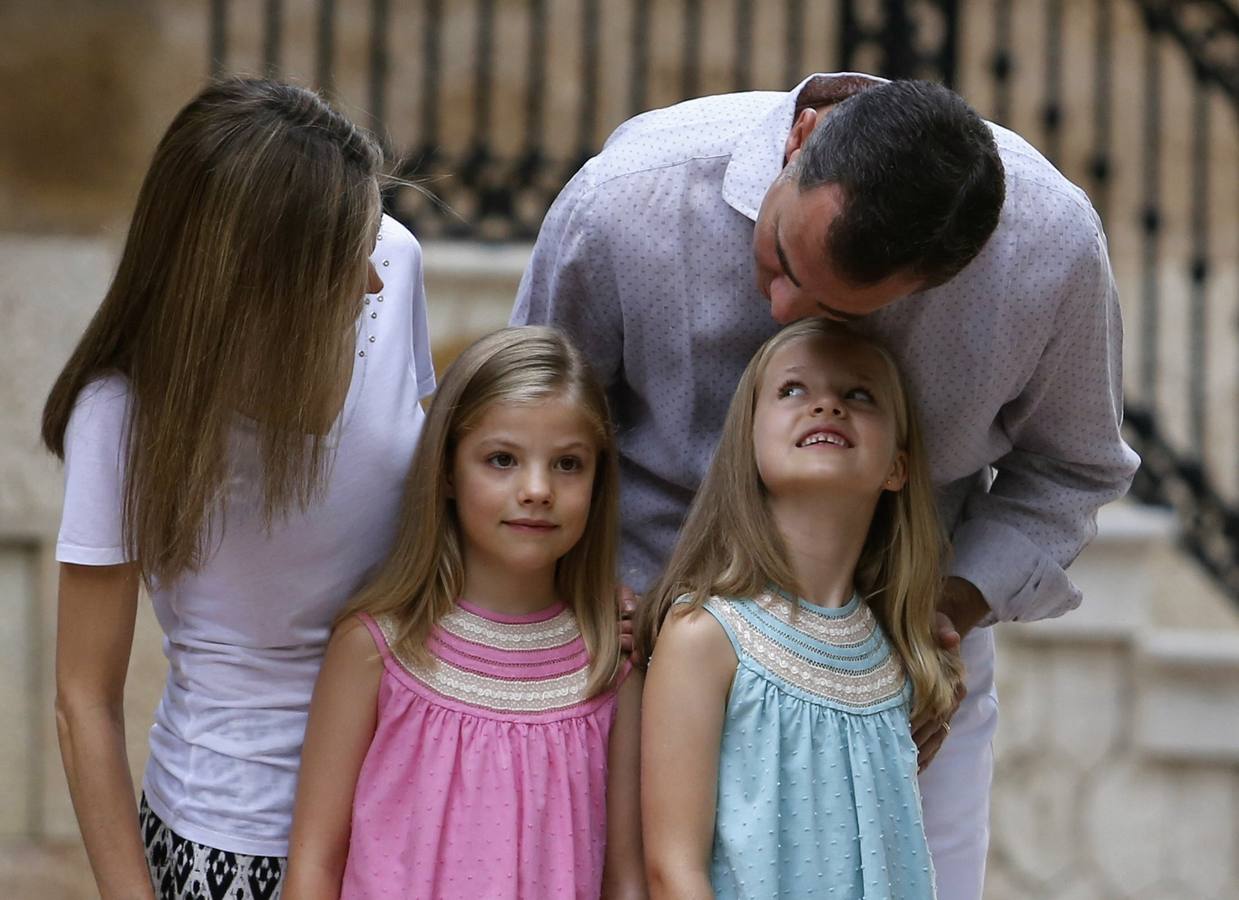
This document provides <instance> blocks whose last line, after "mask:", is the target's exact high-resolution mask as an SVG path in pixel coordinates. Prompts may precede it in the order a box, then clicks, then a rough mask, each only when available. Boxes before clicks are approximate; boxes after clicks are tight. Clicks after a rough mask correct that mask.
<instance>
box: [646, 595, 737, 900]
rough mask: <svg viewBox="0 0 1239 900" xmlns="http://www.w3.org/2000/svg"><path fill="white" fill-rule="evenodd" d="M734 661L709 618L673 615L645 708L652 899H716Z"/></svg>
mask: <svg viewBox="0 0 1239 900" xmlns="http://www.w3.org/2000/svg"><path fill="white" fill-rule="evenodd" d="M735 671H736V655H735V652H734V651H733V650H732V648H731V643H730V642H729V641H728V639H727V635H726V633H725V632H724V631H723V628H722V626H721V625H719V624H718V622H717V620H715V619H714V617H713V616H711V615H710V614H709V613H708V612H705V611H704V610H695V611H693V612H689V613H687V614H685V615H680V614H677V613H676V612H675V611H673V612H672V613H670V614H669V615H668V616H667V621H666V623H665V624H664V625H663V628H662V631H661V632H660V633H659V635H658V643H657V646H656V647H655V650H654V657H653V659H652V661H651V662H650V667H649V672H648V673H647V675H646V679H645V695H644V698H643V702H642V708H641V811H642V820H643V838H644V845H645V866H646V878H647V879H648V881H649V890H650V896H651V897H652V898H655V900H657V898H663V897H665V898H675V900H711V898H713V897H714V891H713V889H712V888H711V887H710V848H711V846H712V845H713V843H714V813H715V802H716V800H717V796H718V764H719V745H720V743H721V741H722V734H723V716H724V712H725V710H726V705H727V694H728V691H730V689H731V679H732V676H733V675H735Z"/></svg>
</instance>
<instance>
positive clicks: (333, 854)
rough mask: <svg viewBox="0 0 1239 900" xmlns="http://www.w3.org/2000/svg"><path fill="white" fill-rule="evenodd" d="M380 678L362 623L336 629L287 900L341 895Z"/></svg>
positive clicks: (306, 756) (302, 786)
mask: <svg viewBox="0 0 1239 900" xmlns="http://www.w3.org/2000/svg"><path fill="white" fill-rule="evenodd" d="M382 675H383V661H382V658H381V657H380V656H379V653H378V650H377V649H376V648H375V645H374V639H373V638H371V636H370V633H369V631H368V630H367V629H366V627H365V626H364V625H363V624H362V623H361V621H360V620H358V619H349V620H348V621H346V622H344V623H343V624H342V625H340V626H339V627H338V628H337V629H336V631H335V633H334V634H333V635H332V636H331V642H330V643H329V644H328V645H327V655H326V657H325V658H324V660H323V668H322V671H321V672H320V673H319V676H318V683H317V684H316V685H315V687H314V699H313V700H312V701H311V702H310V719H309V723H308V725H307V726H306V734H305V745H304V746H303V748H302V750H301V773H300V776H299V779H298V783H297V802H296V805H295V807H294V809H293V827H292V835H291V837H290V838H289V843H288V874H287V878H286V880H285V883H284V892H283V897H284V900H309V898H315V900H317V898H331V900H335V898H338V897H339V896H340V881H341V879H342V878H343V876H344V863H345V860H346V859H347V858H348V841H349V831H350V828H351V826H352V813H353V792H354V790H355V789H356V787H357V776H358V774H359V773H360V772H361V764H362V762H363V761H364V760H365V758H366V752H367V751H368V750H369V749H370V741H371V739H372V738H373V737H374V728H375V722H376V720H377V718H378V711H377V704H378V694H379V682H380V681H381V680H382Z"/></svg>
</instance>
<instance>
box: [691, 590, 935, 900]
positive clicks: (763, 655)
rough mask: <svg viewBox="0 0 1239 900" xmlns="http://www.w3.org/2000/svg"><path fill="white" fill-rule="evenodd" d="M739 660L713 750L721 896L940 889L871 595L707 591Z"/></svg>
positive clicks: (881, 894)
mask: <svg viewBox="0 0 1239 900" xmlns="http://www.w3.org/2000/svg"><path fill="white" fill-rule="evenodd" d="M705 608H706V610H707V611H709V613H710V614H711V615H713V616H714V617H715V618H716V619H717V620H718V621H719V623H720V624H721V625H722V626H723V629H724V630H725V631H726V632H727V636H728V638H729V639H730V640H731V644H732V646H733V647H734V648H735V651H736V656H737V657H738V658H739V664H738V665H737V667H736V674H735V678H734V680H733V682H732V686H731V694H730V696H729V698H728V701H727V712H726V719H725V721H724V725H723V739H722V748H721V753H720V757H719V775H718V812H717V818H716V820H715V826H714V850H713V859H712V863H711V872H710V880H711V882H712V883H713V886H714V891H715V893H716V895H717V896H718V898H719V900H730V898H753V900H758V898H761V900H769V898H774V897H787V898H791V897H795V898H802V897H828V898H832V900H922V898H933V897H934V872H933V864H932V862H931V861H930V858H929V847H928V845H927V844H926V841H925V830H924V824H923V820H922V816H921V797H920V790H919V788H918V786H917V780H916V745H915V744H914V743H913V741H912V732H911V726H910V724H909V721H908V709H909V701H910V699H911V684H910V682H909V681H908V680H907V678H906V676H905V674H904V671H903V667H902V665H901V664H900V662H899V659H898V656H897V655H896V654H895V653H894V651H893V649H892V648H891V646H890V644H889V643H888V641H887V638H886V635H885V634H884V633H883V631H882V629H881V627H880V626H879V625H878V622H877V620H876V619H875V618H874V615H873V613H872V612H871V611H870V609H869V607H868V606H867V605H866V604H865V603H864V602H863V601H861V599H860V598H859V597H857V596H853V598H852V600H851V601H850V602H849V603H848V604H847V605H846V606H844V607H842V608H839V609H825V608H822V607H819V606H815V605H813V604H810V603H805V602H801V603H799V604H797V603H794V602H793V601H791V600H789V599H787V598H786V597H784V596H781V595H780V594H778V593H770V594H765V595H762V596H759V597H756V598H753V599H723V598H720V597H713V598H711V599H710V600H709V601H708V602H707V604H706V606H705Z"/></svg>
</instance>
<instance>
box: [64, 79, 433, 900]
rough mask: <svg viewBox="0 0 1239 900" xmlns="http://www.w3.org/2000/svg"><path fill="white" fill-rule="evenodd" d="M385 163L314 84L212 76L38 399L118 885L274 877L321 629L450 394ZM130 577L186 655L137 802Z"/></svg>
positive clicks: (173, 131)
mask: <svg viewBox="0 0 1239 900" xmlns="http://www.w3.org/2000/svg"><path fill="white" fill-rule="evenodd" d="M380 164H381V153H380V151H379V149H378V146H377V145H376V143H375V142H374V140H373V139H372V138H371V137H369V136H368V135H367V134H365V133H364V132H363V131H361V130H360V129H358V128H357V127H356V126H354V125H353V124H352V123H350V122H349V121H348V120H347V119H345V118H344V117H343V116H341V115H340V114H339V113H337V112H335V111H334V110H332V109H331V108H330V107H328V106H327V105H326V104H325V103H324V102H323V101H322V100H321V99H320V98H318V97H317V96H316V95H315V94H313V93H311V92H309V91H306V90H302V89H300V88H295V87H291V86H288V85H283V84H279V83H276V82H270V81H260V80H235V79H234V80H228V81H223V82H218V83H215V84H212V85H210V86H209V87H207V88H206V89H205V90H204V91H203V92H202V93H201V94H200V95H199V96H198V97H196V98H195V99H194V100H192V101H191V102H190V103H189V104H188V105H187V106H186V107H185V108H184V109H183V110H182V111H181V112H180V113H179V114H178V115H177V117H176V118H175V119H174V121H173V122H172V124H171V126H170V127H169V129H168V131H167V133H166V134H165V136H164V138H163V140H162V141H161V142H160V144H159V147H158V149H157V150H156V153H155V158H154V160H153V161H152V163H151V167H150V171H149V172H148V174H147V176H146V180H145V182H144V184H143V186H142V189H141V192H140V194H139V197H138V202H137V208H136V211H135V213H134V217H133V221H132V223H131V225H130V228H129V234H128V238H127V241H126V245H125V248H124V251H123V254H122V257H121V261H120V265H119V268H118V271H117V274H116V276H115V279H114V280H113V282H112V285H111V287H110V289H109V290H108V293H107V295H106V296H105V298H104V300H103V303H102V305H101V306H100V308H99V311H98V312H97V313H96V315H95V317H94V319H93V320H92V322H91V323H90V325H89V326H88V328H87V330H86V333H85V334H84V335H83V337H82V339H81V341H80V343H79V344H78V346H77V349H76V350H75V351H74V353H73V355H72V356H71V358H70V359H69V362H68V363H67V365H66V366H65V369H64V371H63V372H62V373H61V375H60V377H59V379H58V380H57V382H56V384H55V386H54V387H53V389H52V392H51V394H50V396H49V397H48V401H47V406H46V409H45V410H44V419H43V438H44V441H45V443H46V444H47V446H48V447H49V448H50V449H51V450H52V452H54V453H56V454H57V455H59V456H61V457H62V458H63V459H64V461H65V505H64V514H63V519H62V522H61V529H60V535H59V538H58V542H57V559H58V560H59V561H60V562H61V570H60V600H59V624H58V631H57V662H56V679H57V701H56V711H57V725H58V730H59V734H60V741H61V749H62V755H63V757H64V763H65V773H66V776H67V777H68V781H69V788H70V792H71V794H72V797H73V803H74V808H75V809H76V811H77V815H78V822H79V825H80V827H81V830H82V837H83V840H84V842H85V845H86V849H87V852H88V854H89V856H90V861H91V865H92V867H93V869H94V872H95V877H96V881H97V883H98V886H99V891H100V894H101V895H103V896H104V897H109V896H125V897H141V896H147V897H150V896H153V894H154V890H153V889H152V886H153V887H154V889H155V890H158V892H159V895H160V896H161V897H178V896H188V895H194V896H198V895H200V894H202V893H204V892H206V890H205V889H206V888H207V887H208V885H209V886H210V887H211V888H212V890H211V893H213V894H214V895H216V896H223V895H224V894H225V893H226V894H227V896H228V897H230V898H235V900H243V898H248V897H251V896H257V897H275V896H278V895H279V890H280V883H281V878H282V873H283V866H284V857H286V855H287V841H288V828H289V822H290V819H291V814H292V803H293V794H294V790H295V781H296V769H297V760H298V754H299V750H300V745H301V741H302V737H303V733H304V729H305V716H306V710H307V707H308V703H309V698H310V693H311V690H312V688H313V682H314V677H315V675H316V673H317V669H318V666H319V663H320V660H321V656H322V652H323V648H324V646H325V644H326V640H327V637H328V635H329V631H330V625H331V621H332V619H333V617H334V616H335V614H336V612H337V611H338V609H339V607H340V606H341V605H342V604H343V602H344V601H345V600H346V599H347V598H348V597H349V595H350V594H352V593H353V592H354V590H355V589H356V588H357V587H358V586H359V584H360V583H361V582H362V580H363V579H364V577H365V575H366V573H367V572H368V571H369V570H370V569H371V568H372V567H373V566H374V565H375V564H376V563H377V562H378V561H379V560H380V559H381V558H382V557H383V556H384V555H385V553H386V551H387V549H388V547H389V546H390V543H391V540H392V538H393V535H394V533H395V526H396V516H397V512H398V504H399V498H400V484H401V481H402V478H403V476H404V474H405V472H406V470H407V468H408V465H409V461H410V458H411V456H412V451H413V447H414V445H415V443H416V440H417V435H418V432H419V430H420V428H421V423H422V412H421V409H420V406H419V404H418V401H419V399H420V398H421V397H423V396H425V395H426V394H428V393H429V392H430V391H431V390H432V389H433V386H434V376H433V370H432V369H431V366H430V355H429V350H428V338H427V334H426V321H425V317H426V312H425V300H424V295H423V293H422V287H421V254H420V249H419V248H418V246H417V243H416V241H415V240H414V239H413V237H412V235H410V234H409V233H408V232H407V231H406V230H404V229H403V228H402V227H401V226H399V225H398V224H397V223H395V222H394V221H392V220H390V219H383V218H382V216H381V212H380V202H379V188H378V174H379V166H380ZM139 583H144V584H145V585H146V587H147V589H148V591H149V593H150V597H151V601H152V604H153V606H154V608H155V613H156V616H157V617H158V619H159V622H160V625H161V626H162V628H163V631H164V634H165V640H164V649H165V653H166V655H167V657H168V662H169V673H168V681H167V685H166V687H165V690H164V694H163V698H162V700H161V701H160V704H159V707H158V709H157V710H156V713H155V723H154V726H153V728H152V729H151V755H150V761H149V763H148V766H147V769H146V773H145V777H144V779H143V802H142V804H141V809H140V812H139V809H136V808H135V806H134V803H133V785H132V783H131V781H130V777H129V769H128V763H127V761H126V758H125V744H124V715H123V706H122V698H123V687H124V681H125V672H126V668H127V664H128V657H129V653H130V648H131V644H132V637H133V625H134V617H135V613H136V609H137V602H138V586H139ZM144 851H145V852H144ZM144 856H145V858H144Z"/></svg>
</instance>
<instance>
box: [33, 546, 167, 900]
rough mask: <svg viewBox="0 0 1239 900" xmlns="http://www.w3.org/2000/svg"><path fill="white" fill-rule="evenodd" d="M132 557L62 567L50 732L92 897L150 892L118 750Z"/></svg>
mask: <svg viewBox="0 0 1239 900" xmlns="http://www.w3.org/2000/svg"><path fill="white" fill-rule="evenodd" d="M138 581H139V572H138V567H137V565H136V564H132V563H128V564H122V565H115V566H82V565H74V564H70V563H62V564H61V566H60V599H59V604H58V605H59V610H58V614H57V625H56V732H57V735H58V737H59V739H60V755H61V759H62V760H63V762H64V767H65V778H66V779H67V780H68V782H69V795H70V796H71V797H72V799H73V809H74V811H75V812H76V813H77V822H78V827H79V828H80V829H81V832H82V843H83V844H85V846H86V855H87V856H88V857H89V858H90V866H91V869H92V870H93V871H94V875H95V883H96V885H97V886H98V888H99V896H100V897H103V898H105V900H110V898H114V897H115V898H125V900H131V898H142V900H145V898H151V900H153V898H154V896H155V892H154V889H153V888H152V886H151V876H150V871H149V869H148V868H147V865H146V854H145V851H144V850H143V849H142V838H141V835H140V834H139V831H138V809H137V803H136V800H135V797H134V790H133V778H132V777H131V776H130V774H129V757H128V754H127V752H126V750H125V676H126V674H127V672H128V670H129V653H130V650H132V648H133V628H134V622H135V620H136V618H137V612H138Z"/></svg>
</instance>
